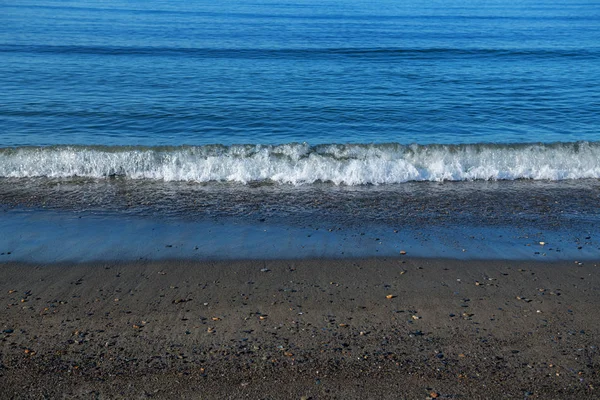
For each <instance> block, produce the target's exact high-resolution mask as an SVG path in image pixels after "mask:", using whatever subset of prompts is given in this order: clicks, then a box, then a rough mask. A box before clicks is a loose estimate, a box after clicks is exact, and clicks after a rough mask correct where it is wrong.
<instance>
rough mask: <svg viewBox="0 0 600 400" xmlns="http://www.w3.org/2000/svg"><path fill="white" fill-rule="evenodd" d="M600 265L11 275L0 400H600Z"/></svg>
mask: <svg viewBox="0 0 600 400" xmlns="http://www.w3.org/2000/svg"><path fill="white" fill-rule="evenodd" d="M596 270H597V264H596V263H593V262H586V263H583V264H580V263H575V262H561V263H555V264H551V263H535V262H511V261H455V260H442V259H433V260H428V259H411V258H408V256H406V257H400V258H396V259H391V258H390V259H356V260H351V259H348V260H296V261H236V262H206V263H202V262H185V261H169V262H139V263H90V264H64V265H56V264H51V265H34V264H12V263H5V264H2V265H0V271H1V272H0V305H1V309H2V312H1V313H0V329H1V332H0V387H1V388H2V390H1V391H0V397H1V398H5V399H11V398H15V399H17V398H18V399H21V398H36V399H39V398H86V399H88V398H100V399H105V398H111V399H112V398H127V399H131V398H194V399H221V398H222V399H225V398H231V399H237V398H253V399H294V398H295V399H301V398H304V399H309V398H310V399H335V398H344V399H351V398H360V399H367V398H378V399H403V398H406V399H425V398H441V399H488V398H518V399H523V398H528V399H529V398H531V399H534V398H538V399H567V398H594V397H596V396H597V395H598V390H599V389H600V356H599V350H598V346H599V345H600V343H599V342H598V338H599V337H600V336H599V328H600V319H599V318H598V317H597V310H598V305H599V304H600V291H599V290H598V288H599V286H600V279H599V277H598V274H597V273H596Z"/></svg>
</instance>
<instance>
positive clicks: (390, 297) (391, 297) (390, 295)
mask: <svg viewBox="0 0 600 400" xmlns="http://www.w3.org/2000/svg"><path fill="white" fill-rule="evenodd" d="M394 297H396V296H394V295H393V294H388V295H387V296H385V298H386V299H393V298H394Z"/></svg>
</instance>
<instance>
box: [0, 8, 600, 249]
mask: <svg viewBox="0 0 600 400" xmlns="http://www.w3.org/2000/svg"><path fill="white" fill-rule="evenodd" d="M0 24H1V26H2V29H1V30H0V207H1V208H0V209H2V210H5V215H4V216H5V218H4V221H5V223H4V224H0V232H4V234H5V235H4V238H2V235H0V251H1V250H3V249H5V250H4V253H7V252H8V249H10V248H16V249H20V250H19V251H20V252H21V253H22V256H18V255H17V256H15V253H14V252H13V251H11V252H10V253H11V255H12V256H13V257H17V258H18V257H21V258H18V259H27V257H28V256H31V257H34V259H36V260H44V259H45V258H44V257H46V258H52V259H55V258H56V257H55V256H54V255H52V256H50V255H48V254H50V253H48V251H47V249H49V248H54V247H55V245H56V241H59V242H60V240H61V239H60V237H63V239H64V238H66V237H67V236H65V235H63V236H60V235H58V236H56V237H55V236H53V235H51V234H47V235H46V236H45V239H43V240H42V239H40V238H36V239H34V238H33V236H32V233H33V232H47V230H46V229H45V228H44V226H55V227H56V229H55V230H54V231H56V232H60V231H61V229H62V228H61V227H60V223H58V222H56V221H61V220H63V219H64V220H65V221H72V220H73V219H72V218H71V217H73V216H76V217H77V218H76V220H78V219H79V218H78V217H84V223H79V222H78V223H76V224H75V223H73V224H71V225H69V226H72V227H73V229H74V230H75V231H70V232H71V233H70V234H69V235H70V236H69V238H71V239H73V240H75V239H77V238H80V239H81V243H82V244H81V246H80V249H79V251H73V252H72V254H85V253H89V252H87V251H86V250H85V249H86V246H87V248H91V247H94V246H98V237H97V236H98V235H97V234H95V233H94V232H104V234H106V232H109V231H110V229H111V228H110V227H111V226H112V225H113V224H115V223H118V222H115V221H123V220H127V221H129V223H133V221H134V220H135V219H136V218H141V219H140V220H138V221H142V220H143V221H145V222H144V223H143V224H141V225H140V226H144V227H148V226H155V225H153V224H158V225H156V226H159V225H160V224H161V223H163V222H160V221H162V219H164V218H167V219H169V221H171V222H169V223H173V221H186V224H185V226H186V230H188V231H190V230H193V229H195V228H192V226H196V228H198V229H201V230H202V231H204V230H206V229H205V228H206V226H209V225H211V224H212V226H220V227H221V228H219V229H220V230H219V229H217V230H219V232H221V234H220V236H219V237H220V238H222V237H226V236H227V234H226V233H223V232H236V228H235V226H238V227H239V226H244V227H247V229H246V228H244V229H246V230H239V229H238V230H237V232H238V234H237V236H236V234H232V235H233V236H232V237H233V238H232V239H229V242H228V244H227V246H226V247H229V248H230V249H237V250H235V251H233V250H232V254H229V255H228V256H230V257H248V256H252V257H255V256H256V257H260V256H263V257H264V256H268V254H262V255H260V254H258V255H257V254H255V253H256V251H255V250H256V246H255V245H248V244H247V243H256V242H257V241H259V242H260V240H262V239H260V240H259V239H257V236H256V234H257V232H267V231H268V229H271V230H273V231H274V232H278V233H277V234H274V236H270V237H269V238H270V239H268V240H276V239H277V238H278V237H281V232H291V233H289V238H288V239H286V240H288V241H289V243H288V245H287V247H286V248H289V249H294V250H293V252H295V253H294V254H295V255H296V256H302V255H306V256H315V255H318V256H340V251H339V249H344V250H343V251H342V253H346V254H348V252H350V253H351V254H352V255H353V256H356V255H368V256H371V255H382V254H383V255H385V254H396V253H397V251H398V249H399V248H403V247H402V246H404V248H411V246H413V247H412V248H414V249H421V250H419V251H420V252H421V253H420V254H421V255H427V254H435V255H437V256H440V255H442V256H443V255H444V254H446V255H450V256H456V255H457V254H462V253H463V250H465V247H468V246H469V245H470V244H473V240H475V239H473V238H475V237H477V238H481V237H482V235H483V234H481V232H483V231H485V232H486V233H485V235H484V236H489V235H492V236H494V239H493V240H489V241H487V240H486V241H484V242H486V243H495V244H496V245H497V246H496V247H495V250H492V249H491V248H490V247H485V246H484V249H483V250H482V251H481V252H480V256H481V257H497V256H498V250H497V249H499V248H501V249H510V248H515V243H518V245H519V246H527V247H528V246H530V245H531V244H532V243H533V244H535V243H537V242H540V241H542V242H544V243H546V242H547V241H548V239H547V238H553V239H552V240H553V241H559V242H563V241H564V243H569V245H566V244H562V245H561V246H559V247H553V249H552V250H553V253H552V254H554V255H555V256H556V257H558V256H559V254H558V252H561V251H562V252H561V253H560V257H571V256H574V255H576V254H579V253H580V251H584V252H586V251H587V253H585V254H586V257H588V258H594V257H595V256H594V254H597V253H598V252H597V250H598V249H600V248H599V247H598V244H597V242H596V241H595V240H597V239H596V238H597V237H600V228H598V226H600V224H599V222H600V213H599V211H598V210H600V183H599V181H598V179H600V2H599V1H564V0H563V1H558V2H556V1H550V0H522V1H518V2H504V1H498V0H492V1H483V0H473V1H439V0H432V1H427V2H423V1H417V0H407V1H401V2H399V1H392V0H383V1H379V2H367V1H359V0H324V1H319V2H316V1H312V0H296V1H293V2H288V1H279V0H266V1H265V0H263V1H250V0H242V1H222V2H207V1H197V2H168V1H163V0H148V1H107V2H95V1H90V0H81V1H58V0H54V1H43V0H40V1H26V0H25V1H8V2H3V3H1V4H0ZM23 210H28V211H27V212H32V213H34V214H33V217H31V216H27V217H23V214H21V213H22V212H23ZM54 213H58V214H54ZM65 213H66V214H65ZM26 214H27V213H26ZM27 215H29V214H27ZM65 215H67V216H70V217H65V218H63V217H64V216H65ZM91 215H93V216H94V218H91V217H90V216H91ZM98 215H104V216H105V217H106V218H107V219H106V221H109V222H104V223H100V222H98V221H102V220H103V219H102V218H100V219H98V218H96V217H97V216H98ZM88 217H90V218H88ZM73 218H75V217H73ZM86 221H87V222H86ZM149 221H150V222H149ZM157 221H158V222H157ZM188 222H189V223H190V224H191V225H189V224H188ZM52 224H59V225H52ZM194 224H200V225H194ZM207 224H208V225H207ZM215 224H217V225H215ZM232 224H233V225H232ZM265 224H266V225H265ZM85 226H87V227H88V228H86V229H84V228H83V227H85ZM136 226H137V225H136ZM169 226H171V225H169ZM263 226H264V227H265V229H262V228H263ZM18 227H21V228H20V229H21V231H22V232H21V235H20V236H19V235H14V232H15V229H16V231H18V230H19V228H18ZM248 227H249V228H248ZM267 228H268V229H267ZM144 229H145V228H140V229H139V230H135V229H133V230H130V231H135V234H133V233H132V234H131V235H129V239H123V241H124V242H127V241H128V240H129V241H131V240H132V237H135V238H136V240H138V241H141V243H144V244H145V245H144V246H142V247H144V248H145V249H147V248H149V247H152V246H154V248H158V247H160V248H161V249H164V246H163V245H162V242H161V240H163V239H164V241H166V242H168V241H170V239H169V238H168V236H170V235H171V234H172V233H173V232H174V231H175V230H173V229H171V228H164V229H163V231H164V232H165V233H164V235H163V236H158V238H157V237H156V236H147V237H146V236H144V234H143V233H142V232H143V231H144ZM157 229H158V228H157ZM248 229H249V230H248ZM307 229H308V230H311V229H312V230H318V231H319V232H323V231H325V232H328V237H329V238H330V239H329V240H330V241H331V243H335V245H331V246H327V245H322V244H321V245H319V246H316V247H315V246H314V245H311V244H310V243H309V242H310V241H311V240H313V239H314V237H315V235H312V234H306V230H307ZM403 229H405V230H403ZM423 229H425V230H426V229H433V231H430V232H429V233H426V234H425V236H423V232H422V231H423ZM83 230H85V231H86V232H83ZM159 230H160V229H159ZM482 230H483V231H482ZM242 231H243V232H242ZM250 231H251V233H248V232H250ZM73 232H75V233H73ZM167 232H171V234H169V233H167ZM239 232H242V233H239ZM340 232H343V233H340ZM398 232H400V234H402V237H403V238H404V239H403V240H404V242H402V241H400V242H399V241H398V236H394V234H395V233H398ZM440 232H444V233H443V234H440ZM490 232H496V234H491V233H490ZM507 232H508V233H507ZM365 233H366V235H367V237H369V238H370V239H369V240H372V241H373V243H375V244H376V245H375V246H372V245H365V243H364V240H365V238H364V237H363V236H364V235H365ZM178 235H179V236H178V237H180V239H181V245H180V246H179V248H180V249H182V248H184V247H185V248H186V249H187V250H186V251H187V252H186V253H185V254H186V257H187V256H188V255H189V254H192V253H193V254H200V255H199V257H202V256H211V257H212V256H214V255H215V251H214V247H213V239H214V238H211V237H210V235H208V236H207V237H206V239H204V240H205V242H204V245H205V248H206V249H207V250H205V251H204V252H202V251H200V252H199V253H195V252H194V251H195V250H196V249H195V248H196V247H198V246H199V247H200V248H202V245H201V244H200V245H198V241H199V240H200V241H202V239H201V238H199V237H198V235H197V234H195V235H183V236H182V235H181V234H178ZM34 236H35V235H34ZM200 236H202V235H200ZM250 236H252V238H253V239H252V240H249V239H248V238H249V237H250ZM317 236H319V237H321V239H320V240H321V242H320V243H329V242H328V241H327V240H326V241H325V242H323V240H322V239H323V237H322V234H319V235H317ZM371 236H373V237H371ZM19 237H26V238H29V239H27V240H25V243H24V241H23V240H19V239H18V238H19ZM300 237H302V238H304V239H299V238H300ZM423 237H425V239H423ZM427 237H436V238H438V239H439V238H440V237H445V238H447V240H435V241H434V242H436V243H438V246H439V243H443V242H444V243H453V244H451V245H448V244H446V245H443V246H442V247H438V248H437V249H438V250H436V252H433V253H432V251H431V250H430V249H429V245H430V244H431V243H432V241H431V240H430V239H427ZM83 238H87V239H85V240H84V239H83ZM186 238H187V239H186ZM192 238H193V239H192ZM307 238H313V239H307ZM382 238H386V240H388V243H390V244H389V245H385V246H381V240H380V239H382ZM408 238H411V239H410V240H409V239H408ZM415 238H418V240H417V239H415ZM457 238H463V239H457ZM499 238H503V239H499ZM524 238H525V239H524ZM532 238H535V240H534V241H533V242H532V240H533V239H532ZM585 238H591V239H585ZM71 239H69V240H71ZM382 240H383V239H382ZM415 240H417V242H418V243H417V242H415ZM477 240H480V239H477ZM75 241H76V240H75ZM423 241H424V242H423ZM536 241H537V242H536ZM193 242H194V243H193ZM148 243H150V245H148ZM244 243H246V244H244ZM369 243H371V242H369ZM402 243H405V244H404V245H403V244H402ZM411 243H412V244H411ZM423 243H425V244H423ZM478 243H479V242H478ZM342 244H343V245H342ZM36 246H37V247H36ZM340 246H341V247H340ZM444 246H446V247H444ZM573 246H574V247H573ZM586 246H587V247H586ZM208 247H211V248H212V249H213V250H208ZM251 247H252V249H251ZM479 247H481V246H479ZM169 248H170V249H171V248H172V247H169ZM219 248H220V247H219ZM304 248H306V249H313V250H310V251H309V250H307V252H306V254H304V253H302V250H300V249H304ZM33 249H37V250H35V251H34V250H33ZM44 249H46V250H44ZM243 249H246V250H243ZM314 249H318V250H314ZM357 249H363V250H360V251H359V250H357ZM380 249H381V252H379V250H380ZM568 249H570V250H568ZM250 250H252V251H250ZM350 250H351V251H350ZM529 250H530V249H529V248H527V251H528V253H527V254H530V255H534V254H535V255H536V256H537V255H539V256H541V255H542V254H543V255H544V256H546V253H545V252H543V251H529ZM538 250H539V249H538ZM110 251H111V249H109V248H104V250H102V251H101V253H102V254H107V253H110ZM361 251H362V252H361ZM142 253H143V254H141V255H142V256H145V255H147V253H148V251H147V250H144V251H142ZM163 253H164V252H163ZM259 253H260V252H259ZM271 253H272V254H275V256H278V257H290V256H291V255H293V254H291V253H289V252H287V253H286V252H285V251H280V252H271ZM376 253H378V254H376ZM467 253H468V252H467ZM501 253H502V254H504V255H506V256H508V257H511V255H510V254H508V251H504V250H503V251H502V252H501ZM28 254H29V255H28ZM52 254H54V253H52ZM152 254H155V253H152ZM182 254H184V253H182ZM468 254H470V253H468ZM515 254H517V255H516V256H514V255H513V256H514V257H517V258H518V257H522V256H523V253H522V252H516V253H515ZM549 254H550V253H549ZM137 256H140V253H139V252H137V253H136V252H135V251H132V253H130V254H123V253H119V257H125V258H127V257H137ZM171 256H173V255H171ZM73 257H74V258H77V257H79V256H77V257H76V256H73ZM514 257H513V258H514ZM63 259H69V257H68V255H66V256H63Z"/></svg>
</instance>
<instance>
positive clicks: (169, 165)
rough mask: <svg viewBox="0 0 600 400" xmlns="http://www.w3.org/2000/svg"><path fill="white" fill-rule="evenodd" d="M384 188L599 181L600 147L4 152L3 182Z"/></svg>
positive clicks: (0, 160)
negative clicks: (448, 183) (477, 182)
mask: <svg viewBox="0 0 600 400" xmlns="http://www.w3.org/2000/svg"><path fill="white" fill-rule="evenodd" d="M115 176H119V177H124V178H126V179H150V180H163V181H189V182H238V183H250V182H274V183H281V184H294V185H300V184H311V183H316V182H329V183H333V184H336V185H369V184H371V185H383V184H394V183H403V182H411V181H472V180H516V179H533V180H565V179H586V178H600V142H577V143H552V144H465V145H408V146H407V145H401V144H397V143H388V144H328V145H318V146H310V145H308V144H306V143H290V144H283V145H232V146H222V145H207V146H181V147H103V146H52V147H18V148H2V149H0V177H4V178H9V177H12V178H28V177H49V178H75V177H88V178H99V179H102V178H109V177H115Z"/></svg>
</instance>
